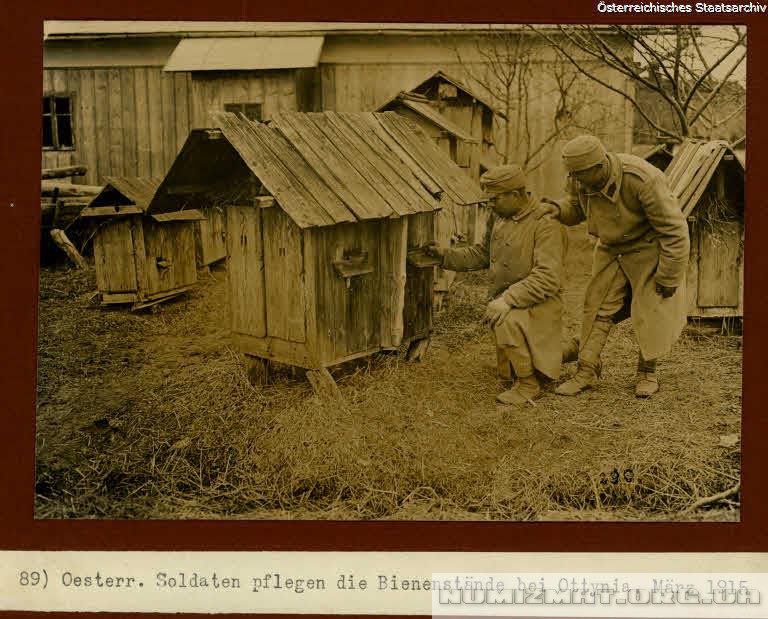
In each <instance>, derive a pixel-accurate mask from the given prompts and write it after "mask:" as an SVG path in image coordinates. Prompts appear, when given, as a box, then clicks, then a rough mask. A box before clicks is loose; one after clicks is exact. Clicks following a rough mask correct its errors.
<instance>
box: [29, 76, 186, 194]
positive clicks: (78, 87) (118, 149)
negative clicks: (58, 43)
mask: <svg viewBox="0 0 768 619" xmlns="http://www.w3.org/2000/svg"><path fill="white" fill-rule="evenodd" d="M190 82H191V78H190V76H189V74H188V73H181V74H173V73H163V70H162V68H161V67H114V68H106V69H101V68H93V69H92V68H83V69H79V68H72V69H47V70H44V71H43V93H50V94H53V93H57V94H58V93H61V94H71V95H73V101H72V105H73V112H74V114H73V119H72V121H73V125H74V137H75V147H74V149H73V150H62V151H43V155H42V166H43V167H46V168H49V167H56V166H64V165H70V164H75V163H76V164H82V165H85V166H87V167H88V174H86V175H85V176H81V177H78V178H77V182H79V183H84V184H87V185H97V184H101V183H102V182H103V178H104V176H159V175H162V174H164V173H165V172H166V171H167V170H168V168H169V167H170V165H171V163H172V162H173V160H174V158H175V157H176V154H177V153H178V151H179V149H180V148H181V145H182V144H183V143H184V140H186V138H187V135H188V133H189V129H190V101H191V97H190Z"/></svg>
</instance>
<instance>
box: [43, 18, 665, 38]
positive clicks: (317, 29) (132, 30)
mask: <svg viewBox="0 0 768 619" xmlns="http://www.w3.org/2000/svg"><path fill="white" fill-rule="evenodd" d="M542 27H548V28H550V29H551V30H553V31H556V26H542ZM595 28H598V29H607V26H600V25H597V26H595ZM649 28H650V27H649ZM446 31H447V32H454V33H460V32H466V33H469V34H478V33H488V32H489V31H526V30H525V26H523V25H520V24H487V23H486V24H457V23H452V24H451V23H408V22H389V23H375V22H321V21H314V22H254V21H149V20H131V21H125V20H95V19H93V20H45V22H44V23H43V34H44V37H45V38H46V39H51V38H75V37H108V36H148V35H149V36H151V35H166V36H167V35H180V36H187V35H196V36H197V35H203V36H205V35H210V34H217V33H218V34H221V33H245V34H262V35H265V34H282V33H285V34H288V35H290V34H298V33H301V34H335V33H338V34H400V33H408V34H422V35H436V36H439V35H440V34H441V33H443V32H446Z"/></svg>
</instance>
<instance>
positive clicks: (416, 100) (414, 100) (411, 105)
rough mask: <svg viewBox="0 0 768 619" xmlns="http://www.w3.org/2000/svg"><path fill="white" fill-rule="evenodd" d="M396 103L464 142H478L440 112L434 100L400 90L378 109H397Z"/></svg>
mask: <svg viewBox="0 0 768 619" xmlns="http://www.w3.org/2000/svg"><path fill="white" fill-rule="evenodd" d="M398 105H402V106H404V107H407V108H408V109H409V110H412V111H414V112H416V113H417V114H418V115H419V116H423V117H424V118H426V119H427V120H429V121H430V122H431V123H433V124H435V125H436V126H438V127H440V128H441V129H442V130H443V131H447V132H448V133H450V134H451V135H454V136H456V137H457V138H459V139H460V140H464V141H465V142H469V143H477V142H479V140H478V139H477V138H476V137H473V136H472V135H470V134H469V133H468V132H466V131H465V130H464V129H462V128H461V127H460V126H459V125H457V124H456V123H455V122H453V121H452V120H451V119H450V118H448V117H447V116H445V115H444V114H441V113H440V112H439V111H438V110H437V109H436V107H435V106H436V103H435V102H434V101H430V100H429V99H427V98H426V97H424V96H422V95H417V94H415V93H412V92H401V93H400V94H398V95H397V96H396V97H395V98H394V99H392V100H391V101H389V102H388V103H386V104H384V105H383V106H381V107H380V108H379V111H384V110H387V111H389V110H391V111H397V110H395V109H394V108H395V107H396V106H398Z"/></svg>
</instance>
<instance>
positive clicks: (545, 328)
mask: <svg viewBox="0 0 768 619" xmlns="http://www.w3.org/2000/svg"><path fill="white" fill-rule="evenodd" d="M480 182H481V183H482V184H483V186H484V189H485V191H486V196H487V198H488V204H489V206H490V208H491V210H492V214H491V216H490V217H489V220H488V225H487V228H486V231H485V235H484V238H483V241H482V242H481V243H480V244H477V245H474V246H471V247H461V248H450V249H448V248H440V247H438V246H437V245H434V244H433V245H431V246H430V248H429V252H430V253H431V254H432V255H434V256H438V257H440V258H442V267H443V268H444V269H448V270H452V271H474V270H478V269H485V268H489V267H490V278H491V283H490V287H489V291H488V292H489V294H488V298H489V303H488V306H487V308H486V312H485V318H484V322H485V323H486V324H488V325H489V326H490V327H491V328H492V329H493V332H494V335H495V338H496V346H497V359H498V368H499V373H500V375H501V376H502V378H505V379H507V380H511V379H512V378H513V376H516V377H517V382H516V383H515V384H514V386H513V387H512V388H511V389H509V390H507V391H504V392H503V393H500V394H499V395H498V396H497V400H498V401H499V402H502V403H503V404H509V405H513V406H522V405H524V404H525V403H526V402H530V401H532V400H533V399H535V398H536V397H538V396H539V394H540V390H541V389H540V383H539V378H538V377H537V372H538V373H540V374H541V375H543V376H545V377H548V378H550V379H556V378H558V376H559V374H560V365H561V357H562V350H561V341H560V331H561V319H562V299H561V290H562V285H563V257H564V253H565V244H566V242H567V237H566V233H565V229H564V228H563V227H562V226H561V225H560V224H559V223H558V222H557V221H555V220H554V219H552V218H551V217H549V216H547V213H548V210H547V208H546V207H544V206H542V205H541V204H540V203H539V200H538V199H536V198H535V197H534V196H532V195H531V194H530V193H529V192H528V191H526V180H525V174H524V172H523V170H522V169H521V168H520V166H518V165H503V166H499V167H496V168H493V169H492V170H489V171H488V172H486V173H485V174H483V176H482V177H481V178H480Z"/></svg>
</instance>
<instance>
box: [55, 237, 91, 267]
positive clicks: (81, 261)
mask: <svg viewBox="0 0 768 619" xmlns="http://www.w3.org/2000/svg"><path fill="white" fill-rule="evenodd" d="M51 238H52V239H53V242H54V243H56V245H57V246H58V247H59V248H60V249H61V250H62V251H63V252H64V253H65V254H67V256H68V257H69V259H70V260H71V261H72V262H73V263H74V264H75V266H76V267H77V268H78V269H85V268H86V267H87V266H88V265H87V263H86V262H85V258H83V257H82V256H81V255H80V252H78V251H77V249H76V248H75V246H74V245H73V244H72V241H70V240H69V239H68V238H67V235H66V234H64V230H60V229H58V228H54V229H53V230H51Z"/></svg>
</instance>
